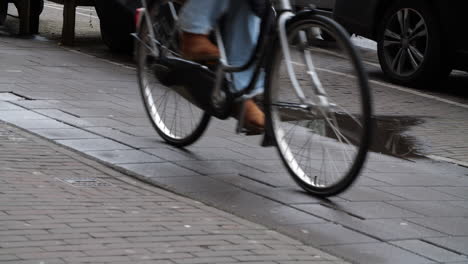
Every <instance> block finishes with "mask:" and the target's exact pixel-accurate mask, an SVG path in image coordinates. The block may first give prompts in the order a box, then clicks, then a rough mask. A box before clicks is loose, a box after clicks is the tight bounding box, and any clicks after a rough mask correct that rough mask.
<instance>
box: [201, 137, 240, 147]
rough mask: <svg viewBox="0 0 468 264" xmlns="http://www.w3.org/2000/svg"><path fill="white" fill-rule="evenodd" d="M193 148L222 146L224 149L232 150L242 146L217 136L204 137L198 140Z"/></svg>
mask: <svg viewBox="0 0 468 264" xmlns="http://www.w3.org/2000/svg"><path fill="white" fill-rule="evenodd" d="M193 146H194V147H201V148H213V147H215V148H216V147H219V146H223V147H226V148H231V147H232V148H234V147H240V146H242V144H241V143H237V142H235V141H232V140H229V139H226V138H222V137H219V136H206V137H201V138H200V140H198V141H197V142H196V143H195V144H194V145H193Z"/></svg>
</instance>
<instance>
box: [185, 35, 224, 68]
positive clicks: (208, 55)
mask: <svg viewBox="0 0 468 264" xmlns="http://www.w3.org/2000/svg"><path fill="white" fill-rule="evenodd" d="M181 46H182V57H184V58H185V59H187V60H192V61H197V62H208V61H217V60H218V59H219V56H220V55H219V49H218V47H216V46H215V45H214V44H213V43H212V42H211V41H210V39H209V38H208V36H207V35H202V34H193V33H188V32H183V33H182V36H181Z"/></svg>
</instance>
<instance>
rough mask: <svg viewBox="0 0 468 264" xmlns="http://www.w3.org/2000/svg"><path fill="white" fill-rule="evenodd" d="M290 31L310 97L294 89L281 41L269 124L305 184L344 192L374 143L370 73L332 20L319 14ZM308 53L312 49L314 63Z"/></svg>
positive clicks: (321, 191)
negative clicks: (314, 77) (319, 95)
mask: <svg viewBox="0 0 468 264" xmlns="http://www.w3.org/2000/svg"><path fill="white" fill-rule="evenodd" d="M287 31H288V39H289V44H290V52H291V56H292V63H293V68H294V71H295V74H296V78H297V79H298V81H299V84H300V86H301V88H302V91H303V92H304V94H305V96H306V98H307V99H308V101H307V103H304V102H303V101H301V100H300V99H299V97H298V96H297V94H296V92H295V91H294V88H293V85H292V83H291V81H290V78H289V76H288V74H287V70H286V66H285V63H284V57H283V53H282V51H281V49H280V47H277V48H276V51H275V55H274V56H273V59H272V60H273V61H272V63H271V68H270V70H269V76H268V79H267V82H268V87H267V88H268V89H267V90H266V100H267V101H266V104H267V105H266V107H265V108H266V109H267V117H268V118H269V120H270V122H269V123H270V124H269V129H270V131H271V133H272V135H273V136H274V138H275V141H276V144H277V148H278V150H279V153H280V156H281V157H282V159H283V162H284V163H285V165H286V167H287V168H288V170H289V172H290V173H291V175H292V177H293V179H294V180H295V181H296V182H297V183H298V184H299V185H300V186H301V187H302V188H303V189H305V190H306V191H308V192H310V193H312V194H315V195H319V196H331V195H336V194H338V193H340V192H342V191H344V190H346V189H347V188H348V187H349V186H350V185H351V184H352V183H353V181H354V180H355V179H356V177H357V176H358V174H359V172H360V170H361V168H362V166H363V164H364V161H365V158H366V154H367V150H368V148H369V145H370V135H371V105H370V99H371V98H370V93H369V87H368V82H367V77H366V74H365V73H364V70H363V67H362V64H361V63H360V61H359V59H358V58H357V55H356V53H355V50H354V48H353V47H352V44H351V43H350V40H349V36H348V35H347V34H346V33H345V32H344V31H343V30H342V29H340V28H338V27H337V26H336V24H335V22H333V21H331V20H330V19H328V18H325V17H321V16H313V17H312V18H309V19H305V20H300V21H297V22H295V23H291V24H290V25H289V27H288V30H287ZM300 34H302V39H304V36H305V39H306V42H302V41H300V39H301V36H300ZM324 36H326V38H325V37H324ZM306 52H309V53H310V54H311V56H310V58H311V60H309V61H307V59H306V57H305V56H304V55H305V53H306ZM308 65H309V66H308ZM310 65H313V68H314V69H315V70H314V71H313V72H315V73H316V74H317V77H318V80H320V81H319V84H320V85H321V86H322V87H323V90H324V91H325V93H326V95H325V98H326V99H327V100H328V102H329V105H328V106H327V107H321V106H320V105H321V104H320V103H319V102H318V100H317V96H316V93H315V92H314V89H313V87H314V84H315V85H316V84H317V82H313V81H312V78H311V75H310V73H311V71H310Z"/></svg>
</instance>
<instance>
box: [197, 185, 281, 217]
mask: <svg viewBox="0 0 468 264" xmlns="http://www.w3.org/2000/svg"><path fill="white" fill-rule="evenodd" d="M188 195H189V196H190V197H191V198H193V199H196V200H198V201H201V202H205V203H207V204H210V205H213V206H215V207H217V208H221V209H223V210H225V211H227V212H231V213H236V214H237V215H242V217H244V218H246V219H249V220H258V218H257V217H256V216H257V215H258V214H259V213H260V211H269V210H271V209H273V208H277V207H279V206H281V204H280V203H278V202H274V201H271V200H269V199H266V198H264V197H262V196H259V195H256V194H253V193H250V192H248V191H245V190H239V189H238V190H236V191H223V190H217V191H212V192H199V193H189V194H188ZM246 205H249V206H246ZM259 208H262V210H259ZM263 220H265V219H263Z"/></svg>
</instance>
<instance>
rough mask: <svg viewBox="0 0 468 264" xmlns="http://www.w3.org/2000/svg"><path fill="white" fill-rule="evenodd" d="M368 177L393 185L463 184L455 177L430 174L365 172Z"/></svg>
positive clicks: (431, 185) (430, 185)
mask: <svg viewBox="0 0 468 264" xmlns="http://www.w3.org/2000/svg"><path fill="white" fill-rule="evenodd" d="M363 175H365V176H367V177H369V178H372V179H375V180H378V181H382V182H385V183H388V184H390V185H394V186H405V187H407V186H419V187H422V186H424V187H440V186H464V185H465V184H466V183H464V182H463V181H462V180H460V179H457V178H455V177H450V178H441V177H440V176H437V175H432V174H416V173H409V172H404V173H372V174H369V173H365V174H363Z"/></svg>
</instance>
